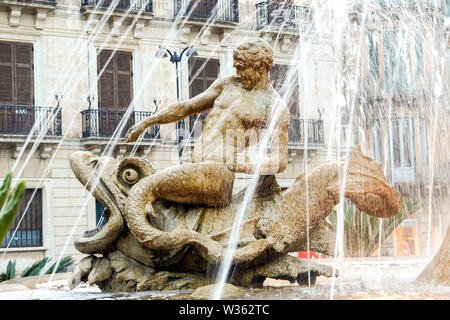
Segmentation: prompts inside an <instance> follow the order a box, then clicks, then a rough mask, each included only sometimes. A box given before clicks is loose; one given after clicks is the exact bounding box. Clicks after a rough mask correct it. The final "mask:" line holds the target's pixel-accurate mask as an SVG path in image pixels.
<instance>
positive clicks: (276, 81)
mask: <svg viewBox="0 0 450 320" xmlns="http://www.w3.org/2000/svg"><path fill="white" fill-rule="evenodd" d="M292 68H296V66H289V65H286V64H274V65H273V66H272V68H271V69H270V79H271V82H272V86H273V87H274V89H275V90H276V91H277V92H278V93H279V94H280V96H281V97H282V98H283V100H284V101H285V102H286V104H287V106H288V108H289V112H290V113H291V118H297V119H298V118H299V116H300V112H299V108H298V104H299V89H298V72H297V70H293V69H292Z"/></svg>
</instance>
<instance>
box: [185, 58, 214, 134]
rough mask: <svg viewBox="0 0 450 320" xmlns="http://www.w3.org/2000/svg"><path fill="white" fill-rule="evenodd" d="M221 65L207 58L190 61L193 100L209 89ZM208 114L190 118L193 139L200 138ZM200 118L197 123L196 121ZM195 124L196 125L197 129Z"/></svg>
mask: <svg viewBox="0 0 450 320" xmlns="http://www.w3.org/2000/svg"><path fill="white" fill-rule="evenodd" d="M219 69H220V63H219V60H216V59H209V60H206V59H205V58H197V57H195V58H190V59H189V82H190V85H189V97H190V98H193V97H195V96H197V95H199V94H200V93H202V92H204V91H205V90H206V89H208V88H209V87H210V86H211V85H212V84H213V82H214V81H215V80H216V79H217V77H218V76H219ZM207 114H208V112H204V113H202V114H201V115H200V116H199V115H194V116H191V117H190V118H189V125H190V126H189V128H190V130H191V131H192V130H194V132H193V133H192V137H194V138H198V137H199V136H200V134H201V132H202V129H203V122H200V121H203V120H204V118H205V117H206V115H207ZM197 116H199V120H198V121H197V123H196V122H195V120H196V119H197ZM194 123H196V125H195V128H194V127H193V126H194Z"/></svg>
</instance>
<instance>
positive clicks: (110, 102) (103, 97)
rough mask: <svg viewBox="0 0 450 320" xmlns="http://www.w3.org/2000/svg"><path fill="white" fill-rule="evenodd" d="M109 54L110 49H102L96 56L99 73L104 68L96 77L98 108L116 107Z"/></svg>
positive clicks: (112, 65)
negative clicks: (97, 77) (98, 76)
mask: <svg viewBox="0 0 450 320" xmlns="http://www.w3.org/2000/svg"><path fill="white" fill-rule="evenodd" d="M111 54H112V51H110V50H102V51H101V52H100V53H99V54H98V56H97V72H99V73H100V72H101V71H102V70H103V68H105V70H103V73H102V75H101V76H100V78H99V79H98V107H99V108H100V109H115V108H116V104H115V99H114V96H115V88H114V59H110V57H111ZM109 59H110V60H109ZM108 60H109V62H108ZM105 65H106V67H105Z"/></svg>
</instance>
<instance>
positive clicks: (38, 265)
mask: <svg viewBox="0 0 450 320" xmlns="http://www.w3.org/2000/svg"><path fill="white" fill-rule="evenodd" d="M50 259H51V258H48V257H45V258H43V259H41V260H39V261H36V262H35V263H33V264H32V265H31V266H29V267H27V268H26V269H25V270H24V271H23V272H22V275H21V277H22V278H24V277H31V276H37V275H39V274H40V273H41V271H42V269H43V268H44V266H45V265H46V264H47V262H48V261H50Z"/></svg>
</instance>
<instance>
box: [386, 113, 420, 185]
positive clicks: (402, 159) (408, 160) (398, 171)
mask: <svg viewBox="0 0 450 320" xmlns="http://www.w3.org/2000/svg"><path fill="white" fill-rule="evenodd" d="M391 123H392V125H391V129H392V137H391V139H390V140H391V141H390V146H391V147H390V149H391V166H392V180H393V181H392V182H394V183H406V182H413V181H414V179H415V169H414V168H415V159H414V154H415V151H414V128H413V121H412V119H411V118H399V119H393V120H392V122H391Z"/></svg>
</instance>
